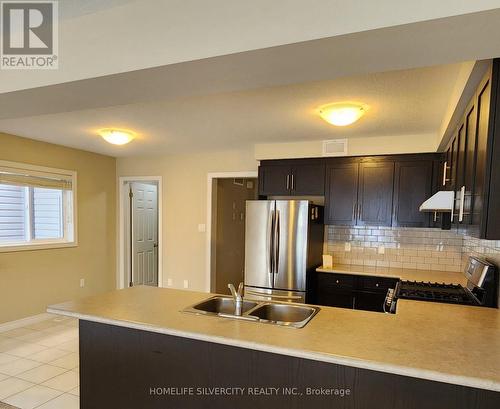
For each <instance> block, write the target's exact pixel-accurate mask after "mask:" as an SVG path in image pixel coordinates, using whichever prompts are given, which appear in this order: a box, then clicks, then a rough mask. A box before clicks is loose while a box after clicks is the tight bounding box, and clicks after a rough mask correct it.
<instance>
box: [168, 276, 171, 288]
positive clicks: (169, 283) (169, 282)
mask: <svg viewBox="0 0 500 409" xmlns="http://www.w3.org/2000/svg"><path fill="white" fill-rule="evenodd" d="M167 285H168V286H169V287H172V279H171V278H167Z"/></svg>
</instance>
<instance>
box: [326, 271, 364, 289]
mask: <svg viewBox="0 0 500 409" xmlns="http://www.w3.org/2000/svg"><path fill="white" fill-rule="evenodd" d="M354 278H355V277H354V276H353V275H350V274H334V273H320V274H318V278H317V279H318V283H317V285H318V288H325V289H326V288H328V289H335V288H338V289H351V288H353V287H354Z"/></svg>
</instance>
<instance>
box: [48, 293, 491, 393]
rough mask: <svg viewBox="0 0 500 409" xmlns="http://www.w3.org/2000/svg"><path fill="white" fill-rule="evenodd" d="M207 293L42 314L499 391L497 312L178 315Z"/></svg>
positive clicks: (62, 307)
mask: <svg viewBox="0 0 500 409" xmlns="http://www.w3.org/2000/svg"><path fill="white" fill-rule="evenodd" d="M210 295H211V294H207V293H201V292H191V291H182V290H174V289H165V288H152V287H142V286H141V287H133V288H130V289H125V290H117V291H112V292H109V293H106V294H102V295H97V296H93V297H89V298H84V299H80V300H77V301H72V302H67V303H63V304H58V305H53V306H50V307H49V308H48V309H47V311H48V312H51V313H55V314H62V315H67V316H71V317H76V318H80V319H83V320H89V321H94V322H101V323H106V324H112V325H119V326H123V327H129V328H135V329H140V330H145V331H152V332H157V333H163V334H169V335H174V336H179V337H186V338H191V339H197V340H203V341H210V342H216V343H220V344H225V345H232V346H237V347H242V348H250V349H255V350H260V351H267V352H271V353H277V354H283V355H289V356H294V357H299V358H306V359H313V360H318V361H324V362H331V363H335V364H340V365H347V366H353V367H359V368H365V369H370V370H375V371H381V372H388V373H394V374H399V375H406V376H411V377H416V378H423V379H429V380H434V381H440V382H446V383H452V384H458V385H464V386H470V387H475V388H482V389H490V390H494V391H500V354H499V352H498V351H500V314H499V311H498V310H494V309H489V308H481V307H469V306H459V305H449V304H438V303H429V302H416V301H410V300H400V301H399V302H398V310H397V314H382V313H377V312H368V311H360V310H350V309H343V308H332V307H321V311H319V313H318V314H317V315H316V316H315V317H314V318H313V319H312V320H311V321H310V322H309V323H308V324H307V325H306V326H305V327H304V328H302V329H292V328H286V327H280V326H277V325H270V324H264V323H256V322H246V321H242V320H234V319H228V318H219V317H208V316H201V315H196V314H187V313H183V312H181V310H182V309H183V308H185V307H187V306H189V305H191V304H193V303H196V302H198V301H201V300H203V299H205V298H207V297H208V296H210Z"/></svg>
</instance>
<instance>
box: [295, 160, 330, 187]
mask: <svg viewBox="0 0 500 409" xmlns="http://www.w3.org/2000/svg"><path fill="white" fill-rule="evenodd" d="M318 162H319V163H318ZM318 162H310V163H307V162H306V163H298V164H296V165H293V166H292V174H291V190H292V193H293V194H294V195H301V196H304V195H313V196H316V195H317V196H323V195H324V194H325V164H324V162H323V161H321V160H320V161H318Z"/></svg>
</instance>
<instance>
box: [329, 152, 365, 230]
mask: <svg viewBox="0 0 500 409" xmlns="http://www.w3.org/2000/svg"><path fill="white" fill-rule="evenodd" d="M358 175H359V165H358V163H335V162H333V163H331V164H329V165H327V167H326V186H325V202H326V208H325V223H326V224H331V225H339V226H352V225H355V224H356V209H357V204H358Z"/></svg>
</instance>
